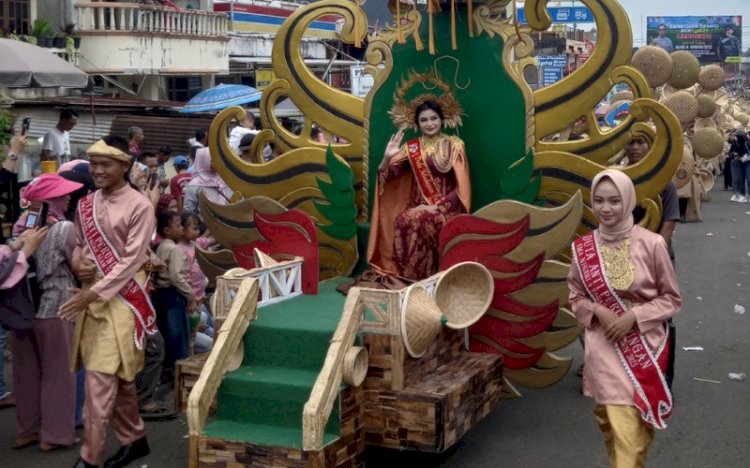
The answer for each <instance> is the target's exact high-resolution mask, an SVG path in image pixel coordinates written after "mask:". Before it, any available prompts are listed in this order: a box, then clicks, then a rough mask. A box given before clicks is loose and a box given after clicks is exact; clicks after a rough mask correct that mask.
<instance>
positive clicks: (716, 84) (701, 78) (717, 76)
mask: <svg viewBox="0 0 750 468" xmlns="http://www.w3.org/2000/svg"><path fill="white" fill-rule="evenodd" d="M726 77H727V76H726V73H724V69H723V68H721V67H720V66H719V65H707V66H705V67H703V69H701V72H700V74H699V75H698V84H700V85H701V87H702V88H703V89H705V90H706V91H716V90H717V89H719V88H721V87H722V86H724V80H725V79H726Z"/></svg>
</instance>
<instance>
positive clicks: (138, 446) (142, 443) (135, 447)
mask: <svg viewBox="0 0 750 468" xmlns="http://www.w3.org/2000/svg"><path fill="white" fill-rule="evenodd" d="M150 452H151V451H150V450H149V448H148V441H147V440H146V437H145V436H144V437H141V438H140V439H138V440H136V441H135V442H133V443H132V444H128V445H123V446H122V447H120V450H118V451H117V453H116V454H114V455H112V456H111V457H109V458H107V460H106V461H105V462H104V465H103V466H104V468H122V467H124V466H128V465H129V464H130V463H131V462H132V461H134V460H137V459H139V458H141V457H145V456H146V455H148V454H149V453H150Z"/></svg>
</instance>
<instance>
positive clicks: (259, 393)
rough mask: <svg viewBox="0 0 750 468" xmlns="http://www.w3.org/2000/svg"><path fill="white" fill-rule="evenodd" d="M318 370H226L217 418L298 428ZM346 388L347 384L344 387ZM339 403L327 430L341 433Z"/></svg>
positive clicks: (260, 367)
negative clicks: (228, 371) (227, 371)
mask: <svg viewBox="0 0 750 468" xmlns="http://www.w3.org/2000/svg"><path fill="white" fill-rule="evenodd" d="M317 377H318V374H317V373H316V372H309V371H303V370H298V369H283V368H274V367H270V368H269V367H264V366H254V367H240V368H239V369H237V370H236V371H233V372H230V373H227V375H226V376H225V377H224V380H223V382H222V384H221V387H220V388H219V393H218V395H217V396H218V400H217V401H218V402H219V405H218V408H217V413H216V418H217V419H218V420H229V421H239V422H248V423H256V424H273V425H277V426H288V427H296V426H301V425H302V411H303V409H304V406H305V403H306V402H307V400H308V399H309V398H310V393H311V391H312V387H313V385H314V383H315V380H316V379H317ZM342 388H345V386H342ZM339 425H340V419H339V406H338V403H336V404H334V406H333V411H332V412H331V417H330V418H329V421H328V429H329V430H330V432H331V433H334V434H335V433H338V430H339Z"/></svg>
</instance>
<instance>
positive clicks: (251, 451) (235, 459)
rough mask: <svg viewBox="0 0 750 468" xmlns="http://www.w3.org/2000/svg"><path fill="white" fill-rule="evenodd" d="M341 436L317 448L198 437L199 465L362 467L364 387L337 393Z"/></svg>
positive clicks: (235, 467)
mask: <svg viewBox="0 0 750 468" xmlns="http://www.w3.org/2000/svg"><path fill="white" fill-rule="evenodd" d="M340 402H341V403H340V404H341V435H340V437H339V438H338V439H337V440H335V441H334V442H332V443H330V444H328V445H326V446H325V447H323V449H322V450H319V451H303V450H302V449H301V448H289V447H271V446H261V445H256V444H252V443H244V442H232V441H229V440H222V439H212V438H209V437H200V439H199V441H198V448H199V458H198V466H199V467H201V468H219V467H221V468H228V467H232V468H239V467H248V468H271V467H294V468H302V467H311V468H323V467H326V468H334V467H360V466H364V452H365V428H364V389H363V388H362V387H352V386H349V387H346V389H344V390H343V391H342V392H341V394H340Z"/></svg>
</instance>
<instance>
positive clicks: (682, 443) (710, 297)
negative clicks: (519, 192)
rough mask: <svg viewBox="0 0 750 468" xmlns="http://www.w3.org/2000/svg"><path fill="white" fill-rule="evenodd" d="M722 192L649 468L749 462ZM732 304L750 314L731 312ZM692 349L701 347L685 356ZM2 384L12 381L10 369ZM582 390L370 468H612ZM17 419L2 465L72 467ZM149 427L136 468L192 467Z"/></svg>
mask: <svg viewBox="0 0 750 468" xmlns="http://www.w3.org/2000/svg"><path fill="white" fill-rule="evenodd" d="M716 185H717V188H716V189H715V190H714V192H713V193H712V194H711V196H712V198H713V201H712V202H711V203H708V204H706V205H705V206H704V213H703V217H704V222H703V223H688V224H678V226H677V233H676V235H675V249H676V251H677V273H678V276H679V279H680V285H681V288H682V294H683V301H684V308H683V310H682V312H681V313H680V314H679V315H678V316H677V318H676V323H677V327H678V329H677V333H678V355H677V376H676V379H675V387H674V390H675V405H676V406H675V413H674V416H673V417H672V419H671V421H670V422H669V428H668V429H667V430H666V431H663V432H659V433H657V435H656V440H655V442H654V444H653V445H652V448H651V453H650V456H649V458H648V466H661V467H680V468H693V467H695V468H704V467H705V468H709V467H710V468H725V467H743V466H747V463H748V462H747V460H748V459H750V447H749V445H750V442H748V440H749V439H748V435H747V431H748V428H750V411H749V409H750V380H747V381H744V382H736V381H732V380H730V379H729V377H728V374H729V373H730V372H736V373H746V374H750V331H749V329H750V214H749V213H750V204H739V203H731V202H729V195H730V193H729V192H724V191H721V190H720V189H719V188H718V186H719V185H721V181H717V184H716ZM708 234H711V235H708ZM735 304H739V305H742V306H743V307H745V308H746V309H747V310H748V313H746V314H744V315H740V314H736V313H734V312H733V308H734V305H735ZM690 346H702V347H703V349H704V350H703V351H684V350H683V347H690ZM558 354H560V355H567V356H573V357H574V364H573V370H575V369H576V368H577V366H578V365H579V364H580V362H581V357H582V353H581V350H580V346H579V345H578V343H577V342H576V343H574V344H573V345H571V346H570V347H568V348H567V349H565V350H562V351H560V352H559V353H558ZM696 379H704V380H711V381H717V382H720V383H711V382H705V381H701V380H696ZM6 382H9V383H11V382H12V379H11V378H10V373H9V369H8V366H6ZM580 390H581V382H580V379H579V378H578V377H576V375H575V372H573V371H571V372H570V373H569V375H568V376H566V377H565V379H564V380H563V381H561V382H560V383H558V384H557V385H555V386H554V387H552V388H549V389H546V390H536V391H532V390H524V391H523V393H524V397H523V398H521V399H518V400H512V401H504V402H502V403H501V405H500V406H499V407H498V408H497V410H496V411H495V412H494V413H493V414H492V415H490V417H488V418H487V419H485V420H484V421H483V422H482V423H481V424H479V425H478V426H476V427H475V428H474V429H473V430H472V432H471V433H469V434H468V435H467V436H466V437H465V439H464V440H462V441H461V442H460V443H459V444H458V446H457V447H455V448H454V449H452V450H451V451H449V452H448V453H446V454H443V455H442V456H440V457H435V456H429V455H422V454H420V455H414V454H408V453H397V452H387V451H373V450H371V451H370V452H369V453H368V466H376V467H377V466H386V463H388V464H390V465H393V464H394V463H397V462H401V463H408V464H411V465H412V466H415V467H416V466H447V467H511V468H516V467H530V468H537V467H538V468H544V467H561V468H567V467H570V468H580V467H606V466H607V459H606V452H605V449H604V444H603V442H602V438H601V435H600V433H599V431H598V429H597V428H596V426H595V424H594V419H593V415H592V407H593V405H592V403H591V402H590V401H589V400H587V399H585V398H583V397H582V396H581V393H580ZM14 418H15V411H14V410H12V409H9V410H0V466H2V467H6V466H7V467H23V468H47V467H63V468H67V467H69V466H72V464H73V461H74V460H75V459H76V457H77V449H71V450H66V451H58V452H54V453H41V452H40V451H39V450H38V448H36V447H30V448H26V449H23V450H19V451H16V450H12V449H11V448H10V445H11V441H12V438H13V426H14V421H15V419H14ZM147 428H148V437H149V442H150V444H151V450H152V455H151V456H149V457H147V458H145V459H143V460H142V461H139V462H138V463H135V464H133V465H132V466H134V467H141V466H148V467H150V468H160V467H185V466H187V425H186V423H185V420H184V417H182V418H180V419H178V420H175V421H170V422H156V423H147ZM110 439H112V440H110V445H109V448H108V450H107V453H108V454H111V453H113V452H114V451H115V450H116V449H117V443H116V442H115V441H114V440H113V439H114V437H110ZM742 460H745V462H742Z"/></svg>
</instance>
